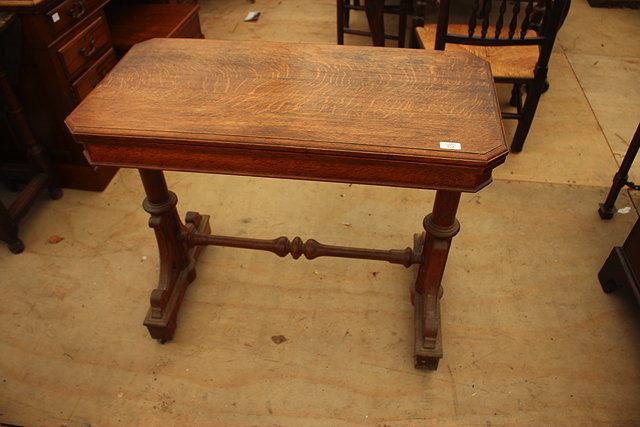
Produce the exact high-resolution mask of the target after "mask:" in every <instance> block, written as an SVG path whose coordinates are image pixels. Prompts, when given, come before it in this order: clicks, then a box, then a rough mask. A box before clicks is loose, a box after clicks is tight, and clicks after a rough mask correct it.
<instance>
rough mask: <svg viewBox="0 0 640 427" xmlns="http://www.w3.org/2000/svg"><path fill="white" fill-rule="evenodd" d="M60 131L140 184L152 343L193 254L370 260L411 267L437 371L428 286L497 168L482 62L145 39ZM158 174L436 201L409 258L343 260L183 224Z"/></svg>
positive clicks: (344, 251)
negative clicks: (415, 191)
mask: <svg viewBox="0 0 640 427" xmlns="http://www.w3.org/2000/svg"><path fill="white" fill-rule="evenodd" d="M66 123H67V126H68V127H69V129H70V131H71V133H72V134H73V136H74V138H75V139H76V141H77V142H79V143H81V144H83V145H84V149H85V154H86V156H87V158H88V159H89V161H90V162H91V163H92V164H95V165H107V166H119V167H128V168H137V169H139V170H140V176H141V177H142V183H143V185H144V188H145V191H146V194H147V197H146V199H145V201H144V209H145V210H146V211H147V212H148V213H149V214H151V219H150V226H151V227H153V229H154V230H155V234H156V238H157V241H158V246H159V249H160V262H161V267H160V279H159V283H158V287H157V289H155V290H154V291H153V292H152V294H151V307H150V309H149V312H148V314H147V317H146V320H145V325H146V326H147V328H148V329H149V331H150V333H151V336H152V337H153V338H156V339H159V340H163V341H164V340H169V339H171V338H172V336H173V333H174V331H175V328H176V316H177V313H178V309H179V307H180V302H181V300H182V298H183V295H184V292H185V290H186V287H187V285H188V284H189V283H190V282H191V281H192V280H193V279H194V277H195V263H196V259H197V257H198V254H199V252H200V249H201V248H202V245H219V246H233V247H241V248H251V249H261V250H267V251H271V252H274V253H276V254H277V255H279V256H286V255H287V254H291V255H292V256H293V258H298V257H300V256H301V255H304V256H305V257H307V258H309V259H313V258H316V257H319V256H339V257H348V258H366V259H377V260H385V261H389V262H392V263H398V264H402V265H404V266H406V267H409V266H411V265H413V264H418V265H419V271H418V274H417V279H416V284H415V289H414V291H413V292H412V295H411V297H412V301H413V302H414V305H415V319H416V322H415V325H416V347H415V355H416V367H418V368H430V369H435V368H436V367H437V364H438V361H439V359H440V358H441V357H442V348H441V333H440V302H439V301H440V298H439V295H440V283H441V280H442V275H443V273H444V268H445V263H446V260H447V255H448V252H449V247H450V244H451V239H452V237H453V236H454V235H456V234H457V233H458V230H459V227H460V226H459V223H458V221H457V220H456V218H455V216H456V210H457V207H458V202H459V199H460V194H461V192H463V191H464V192H475V191H478V190H480V189H481V188H482V187H484V186H486V185H487V184H489V183H490V182H491V172H492V170H493V168H495V167H496V166H498V165H499V164H501V163H502V162H503V161H504V160H505V157H506V155H507V147H506V144H505V140H504V134H503V129H502V122H501V119H500V110H499V108H498V104H497V100H496V95H495V89H494V85H493V80H492V77H491V72H490V70H489V66H488V65H487V64H486V63H485V62H483V61H482V60H479V59H477V58H476V57H474V56H472V55H468V54H464V53H449V52H429V51H424V50H409V49H380V48H374V47H360V46H321V45H303V44H277V43H261V42H236V41H233V42H230V41H216V40H173V39H164V40H160V39H157V40H153V41H149V42H145V43H142V44H140V45H137V46H136V47H134V48H133V49H132V50H131V52H130V53H129V54H128V55H127V56H126V57H125V58H124V59H123V60H122V61H121V62H120V63H119V64H118V65H117V67H116V68H115V69H114V71H113V72H112V73H111V74H110V75H109V76H107V78H106V79H105V80H104V81H103V82H102V83H101V84H100V85H99V86H98V87H97V89H95V90H94V91H93V92H92V93H91V95H90V96H89V97H88V98H86V99H85V100H84V101H83V102H82V104H81V105H80V106H78V107H77V108H76V110H75V111H74V112H73V113H72V114H71V115H70V116H69V117H68V118H67V120H66ZM163 170H177V171H188V172H205V173H218V174H237V175H251V176H259V177H276V178H290V179H302V180H317V181H333V182H343V183H355V184H370V185H384V186H397V187H413V188H424V189H435V190H437V193H436V198H435V202H434V206H433V212H432V213H431V214H429V215H427V216H426V218H425V219H424V229H425V233H420V234H417V235H416V236H414V246H413V248H406V249H403V250H388V251H387V250H374V249H360V248H345V247H337V246H329V245H323V244H320V243H318V242H316V241H315V240H312V239H311V240H307V241H306V242H305V241H303V240H302V239H300V238H299V237H296V238H294V239H292V240H289V239H288V238H286V237H279V238H277V239H274V240H259V239H248V238H237V237H227V236H216V235H210V234H209V232H210V231H209V230H210V229H209V225H208V216H205V215H199V214H198V213H193V212H191V213H188V214H187V218H186V221H185V223H184V224H183V223H182V222H181V221H180V219H179V217H178V214H177V211H176V203H177V198H176V195H175V194H174V193H172V192H170V191H169V190H168V188H167V184H166V182H165V179H164V176H163V172H162V171H163ZM398 220H399V221H401V220H402V216H401V213H400V212H399V213H398ZM375 326H376V327H379V325H375Z"/></svg>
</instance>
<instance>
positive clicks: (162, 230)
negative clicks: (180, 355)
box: [139, 169, 210, 342]
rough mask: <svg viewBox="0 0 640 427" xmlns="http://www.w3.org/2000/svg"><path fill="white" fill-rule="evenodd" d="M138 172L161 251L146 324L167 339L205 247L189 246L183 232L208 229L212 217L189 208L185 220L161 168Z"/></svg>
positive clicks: (144, 203)
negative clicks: (159, 169) (181, 218)
mask: <svg viewBox="0 0 640 427" xmlns="http://www.w3.org/2000/svg"><path fill="white" fill-rule="evenodd" d="M139 172H140V177H141V178H142V184H143V185H144V190H145V192H146V194H147V197H146V198H145V200H144V202H143V207H144V210H145V211H147V212H148V213H149V214H150V215H151V218H150V219H149V226H150V227H151V228H153V229H154V231H155V234H156V239H157V241H158V250H159V252H160V278H159V280H158V287H157V288H156V289H154V290H153V291H152V292H151V298H150V304H151V307H150V308H149V311H148V313H147V316H146V318H145V320H144V325H145V326H146V327H147V328H148V329H149V333H150V334H151V336H152V337H153V338H155V339H159V340H161V341H162V342H164V341H167V340H170V339H171V338H173V334H174V332H175V329H176V318H177V316H178V311H179V309H180V304H181V303H182V299H183V298H184V293H185V291H186V289H187V286H188V285H189V283H191V282H192V281H193V280H194V279H195V278H196V270H195V263H196V260H197V258H198V256H199V255H200V251H201V250H202V246H197V247H189V246H188V245H187V244H186V243H185V242H183V239H182V238H181V236H182V235H183V234H184V233H187V232H188V231H189V230H190V229H195V230H198V231H201V232H205V233H209V232H210V228H209V217H208V216H201V215H199V214H197V213H193V212H190V213H188V214H187V218H186V225H185V224H183V223H182V221H180V218H179V217H178V211H177V210H176V204H177V203H178V198H177V197H176V195H175V193H173V192H171V191H169V189H168V188H167V183H166V181H165V179H164V174H163V173H162V171H157V170H145V169H140V171H139Z"/></svg>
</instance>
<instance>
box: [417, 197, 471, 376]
mask: <svg viewBox="0 0 640 427" xmlns="http://www.w3.org/2000/svg"><path fill="white" fill-rule="evenodd" d="M459 201H460V193H458V192H454V191H443V190H439V191H438V192H437V193H436V200H435V202H434V205H433V213H431V214H429V215H427V216H426V218H425V219H424V229H425V232H426V233H425V237H424V243H423V248H422V263H421V265H420V270H419V271H418V278H417V280H416V285H415V289H414V290H413V294H412V301H413V304H414V306H415V333H416V345H415V357H416V361H415V366H416V368H417V369H432V370H435V369H437V368H438V362H439V361H440V359H441V358H442V337H441V332H440V297H441V295H442V289H441V287H440V284H441V282H442V276H443V274H444V268H445V265H446V263H447V255H448V254H449V248H450V246H451V239H452V238H453V236H455V235H456V234H457V233H458V231H460V223H459V222H458V221H457V220H456V211H457V209H458V203H459Z"/></svg>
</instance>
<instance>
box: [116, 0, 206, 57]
mask: <svg viewBox="0 0 640 427" xmlns="http://www.w3.org/2000/svg"><path fill="white" fill-rule="evenodd" d="M199 9H200V7H199V6H198V5H196V4H131V3H129V2H125V3H122V4H113V5H109V6H108V7H107V8H106V14H107V19H108V20H109V28H110V29H111V36H112V38H113V46H114V47H115V50H116V54H117V56H118V57H119V58H120V57H122V56H123V55H124V54H125V53H127V52H128V51H129V49H131V46H133V45H134V44H136V43H140V42H143V41H145V40H149V39H153V38H203V37H204V36H203V35H202V31H201V29H200V19H199V16H198V10H199Z"/></svg>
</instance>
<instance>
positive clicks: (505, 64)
mask: <svg viewBox="0 0 640 427" xmlns="http://www.w3.org/2000/svg"><path fill="white" fill-rule="evenodd" d="M453 3H454V1H453V0H440V6H439V11H438V22H437V24H436V25H433V24H432V25H425V26H423V27H417V28H416V31H415V35H416V37H417V40H418V42H419V44H420V46H421V47H422V48H425V49H431V48H433V49H436V50H445V49H446V50H454V51H466V52H469V53H472V54H474V55H476V56H479V57H481V58H483V59H485V60H486V61H487V62H489V63H490V64H491V70H492V73H493V76H494V80H495V82H496V83H509V84H513V85H514V87H513V91H512V97H511V105H513V106H515V107H516V112H515V113H514V112H503V113H502V117H503V118H504V119H516V120H518V126H517V128H516V131H515V134H514V137H513V141H512V143H511V151H513V152H519V151H521V150H522V147H523V145H524V142H525V140H526V138H527V135H528V133H529V129H530V128H531V124H532V122H533V117H534V115H535V112H536V109H537V107H538V102H539V100H540V96H541V95H542V93H543V92H544V91H545V90H546V89H547V88H548V83H547V73H548V66H549V59H550V57H551V52H552V50H553V44H554V41H555V38H556V34H557V32H558V29H559V28H560V26H561V25H562V23H563V21H564V18H565V17H566V15H567V12H568V9H569V4H570V0H522V1H519V0H516V1H513V0H496V1H495V2H493V1H491V0H473V1H472V4H471V10H470V13H468V14H467V16H466V19H465V22H466V23H465V24H455V23H452V22H450V21H453V20H454V19H451V20H450V18H451V17H452V16H454V14H457V12H459V10H457V9H456V10H455V11H454V10H453V7H454V6H453ZM457 6H460V5H456V7H457ZM494 6H495V9H494ZM455 18H459V17H458V16H457V15H456V16H455ZM523 95H524V100H523Z"/></svg>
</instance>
